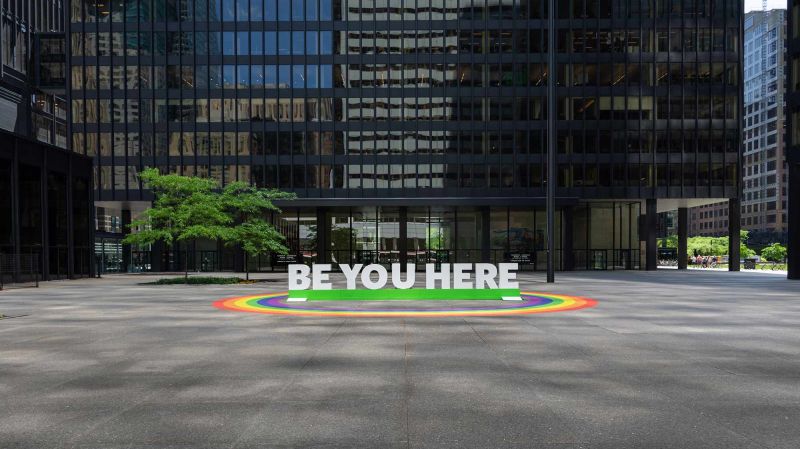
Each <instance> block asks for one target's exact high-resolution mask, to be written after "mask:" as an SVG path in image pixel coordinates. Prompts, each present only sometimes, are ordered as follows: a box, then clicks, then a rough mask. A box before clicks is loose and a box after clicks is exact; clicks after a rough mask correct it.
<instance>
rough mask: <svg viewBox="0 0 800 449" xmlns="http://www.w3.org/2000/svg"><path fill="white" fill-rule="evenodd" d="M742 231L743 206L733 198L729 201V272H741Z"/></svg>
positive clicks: (737, 199)
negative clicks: (740, 246) (740, 249)
mask: <svg viewBox="0 0 800 449" xmlns="http://www.w3.org/2000/svg"><path fill="white" fill-rule="evenodd" d="M741 230H742V206H741V204H740V202H739V198H731V199H729V200H728V271H739V259H740V258H741V254H740V253H739V245H740V244H741V242H742V238H741V235H740V233H739V232H740V231H741Z"/></svg>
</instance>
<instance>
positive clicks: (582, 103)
mask: <svg viewBox="0 0 800 449" xmlns="http://www.w3.org/2000/svg"><path fill="white" fill-rule="evenodd" d="M737 100H738V98H737V97H736V96H733V95H729V96H724V97H723V96H696V97H692V96H686V97H684V98H681V97H680V96H677V97H673V98H664V97H659V98H658V101H657V102H656V103H655V105H654V103H653V98H652V97H641V98H640V97H630V98H627V100H626V98H625V97H562V98H559V100H558V101H557V109H556V110H557V113H558V115H557V119H558V120H651V119H653V118H655V119H659V120H668V119H673V120H681V119H686V120H694V119H701V120H707V119H735V118H736V113H737ZM545 118H546V117H545V104H544V99H543V98H542V97H492V98H483V97H405V98H396V97H392V98H381V97H350V98H347V99H343V100H338V99H334V98H330V97H321V98H211V99H206V98H200V99H183V100H180V99H175V100H164V99H156V100H150V99H141V100H140V99H128V100H125V99H114V100H111V99H99V100H95V99H86V100H73V101H72V121H73V123H131V124H134V123H180V122H183V123H221V122H329V121H337V122H340V121H387V120H391V121H418V120H419V121H484V120H488V121H528V120H544V119H545Z"/></svg>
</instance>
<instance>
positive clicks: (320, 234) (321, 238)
mask: <svg viewBox="0 0 800 449" xmlns="http://www.w3.org/2000/svg"><path fill="white" fill-rule="evenodd" d="M327 217H328V214H327V211H326V210H325V209H323V208H321V207H320V208H317V263H327V261H328V246H329V245H328V236H329V235H330V229H329V226H330V223H328V218H327ZM378 245H380V242H378Z"/></svg>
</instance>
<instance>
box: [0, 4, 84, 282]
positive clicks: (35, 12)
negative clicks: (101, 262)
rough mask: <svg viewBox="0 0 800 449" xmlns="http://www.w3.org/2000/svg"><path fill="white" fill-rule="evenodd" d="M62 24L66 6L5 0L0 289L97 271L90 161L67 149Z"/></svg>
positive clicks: (0, 58) (1, 25) (0, 34)
mask: <svg viewBox="0 0 800 449" xmlns="http://www.w3.org/2000/svg"><path fill="white" fill-rule="evenodd" d="M64 23H65V11H64V9H63V8H62V2H61V1H60V0H35V1H33V0H24V1H21V0H0V284H3V283H7V282H10V281H11V282H20V281H26V280H29V279H32V278H39V279H57V278H67V277H79V276H89V275H91V273H92V256H93V249H92V247H91V245H92V239H93V232H92V228H93V227H92V223H91V221H92V220H91V217H92V185H91V173H92V160H91V159H90V158H87V157H85V156H83V155H82V154H76V153H74V152H68V151H66V147H67V143H68V142H67V124H68V117H67V101H66V99H65V94H66V90H65V83H66V77H65V74H66V53H65V47H64V35H63V30H64V28H63V27H64ZM58 147H60V148H58Z"/></svg>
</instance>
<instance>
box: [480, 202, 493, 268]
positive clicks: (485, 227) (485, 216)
mask: <svg viewBox="0 0 800 449" xmlns="http://www.w3.org/2000/svg"><path fill="white" fill-rule="evenodd" d="M491 226H492V217H491V215H490V209H489V206H484V207H481V262H484V263H488V262H491V261H492V239H491V230H490V229H489V228H491Z"/></svg>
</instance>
